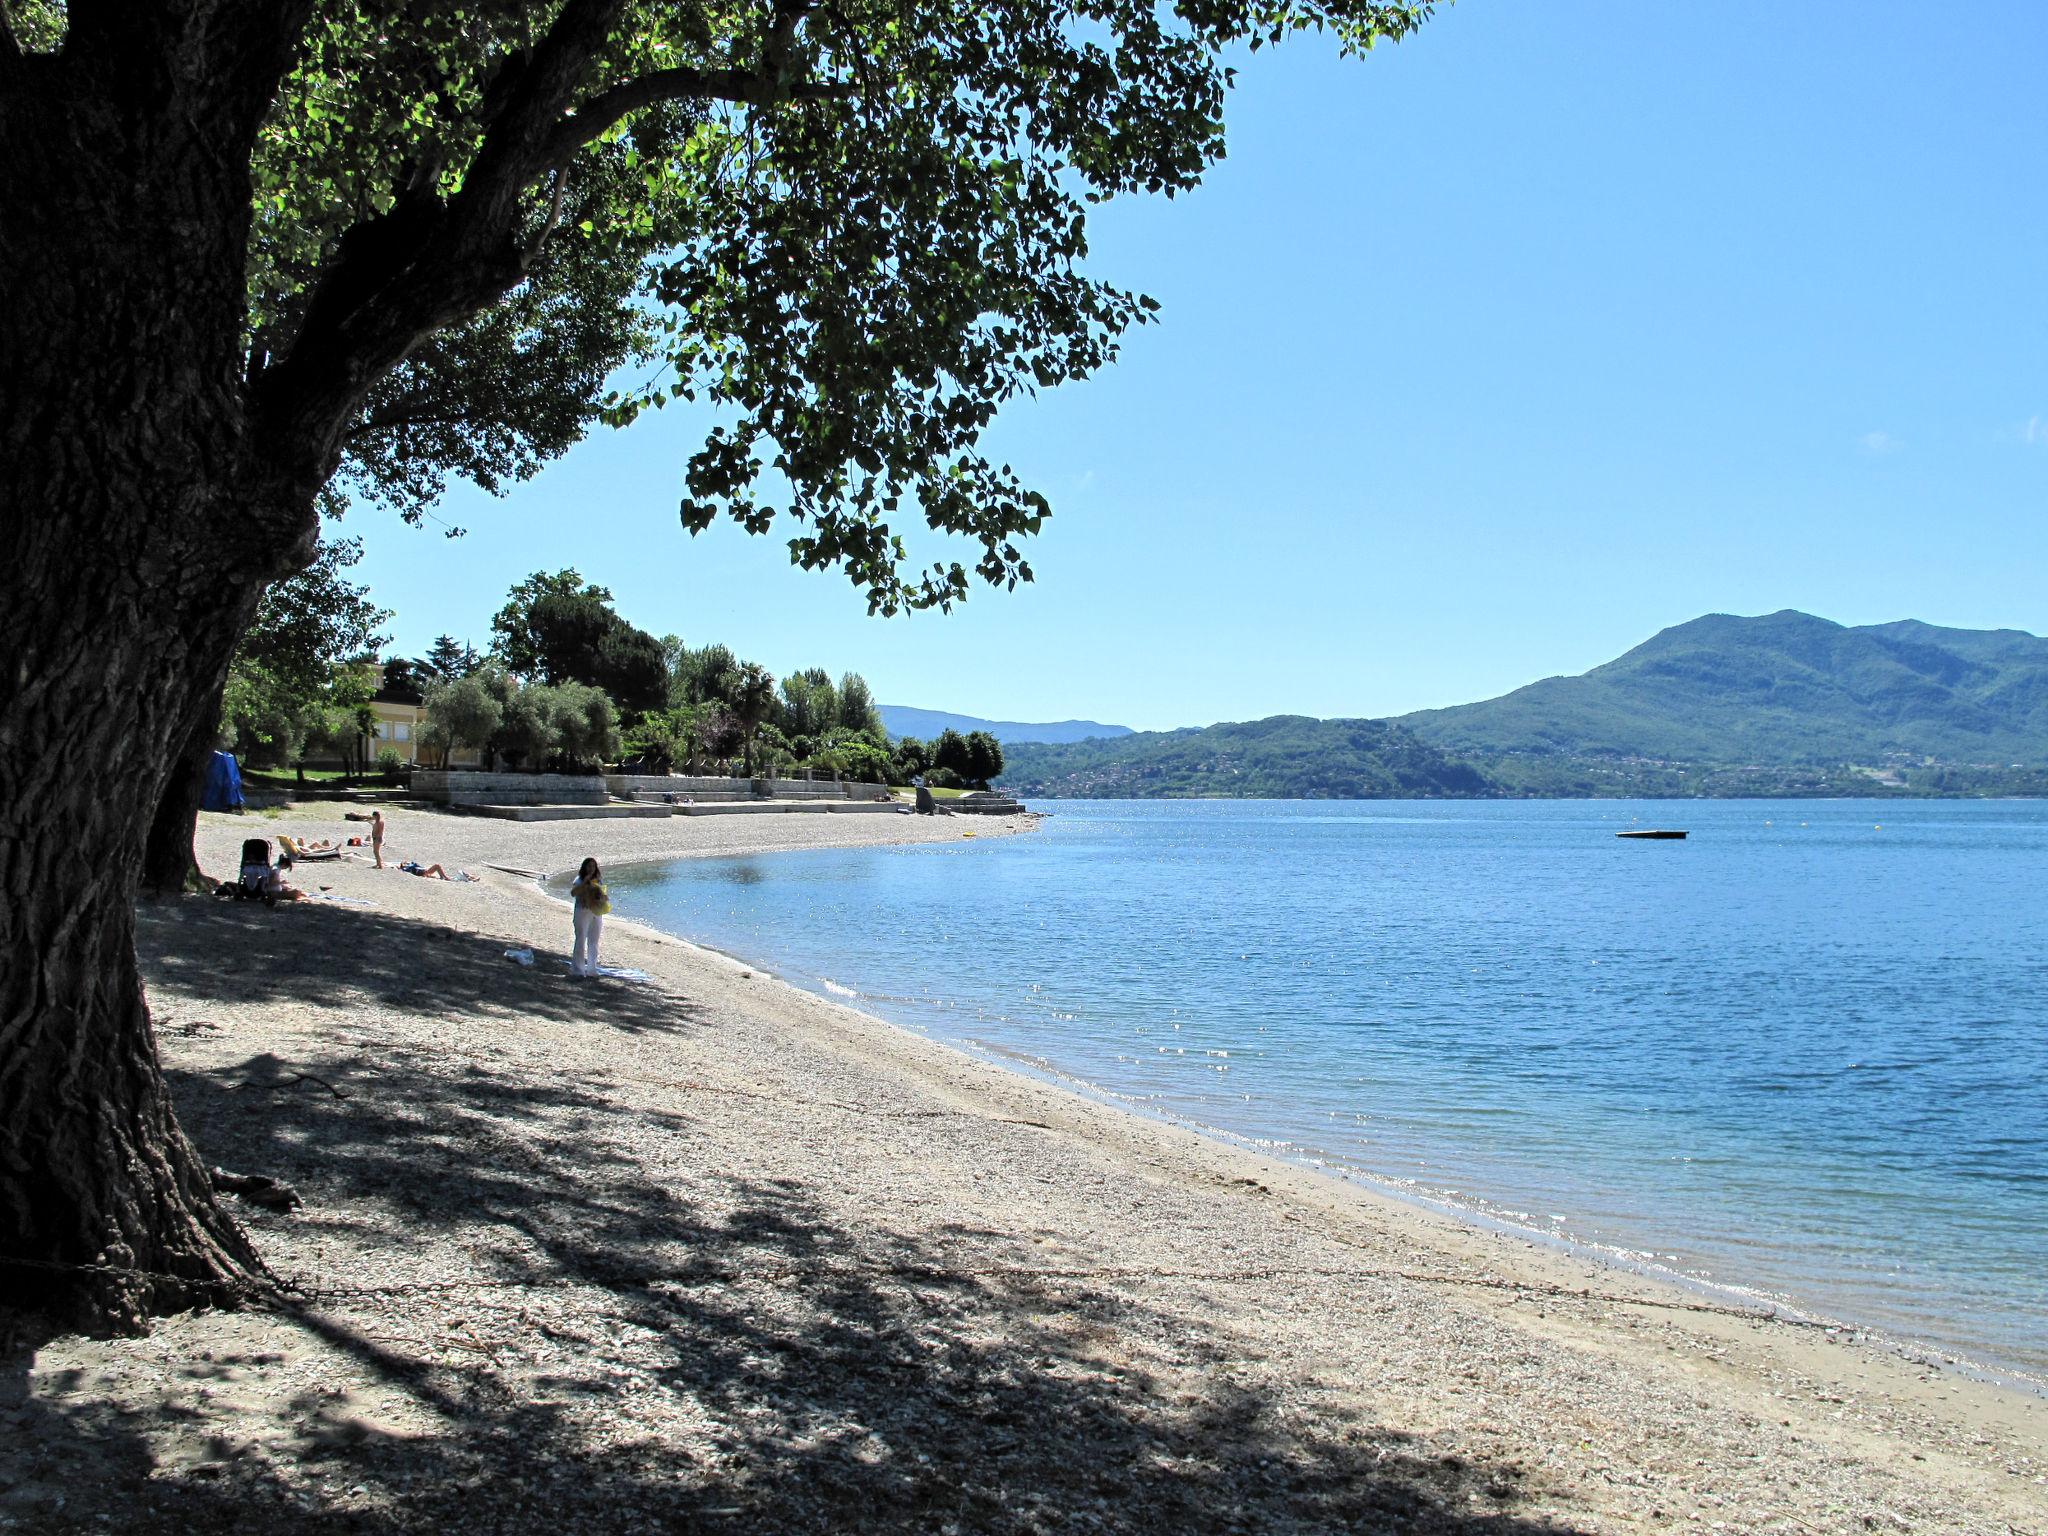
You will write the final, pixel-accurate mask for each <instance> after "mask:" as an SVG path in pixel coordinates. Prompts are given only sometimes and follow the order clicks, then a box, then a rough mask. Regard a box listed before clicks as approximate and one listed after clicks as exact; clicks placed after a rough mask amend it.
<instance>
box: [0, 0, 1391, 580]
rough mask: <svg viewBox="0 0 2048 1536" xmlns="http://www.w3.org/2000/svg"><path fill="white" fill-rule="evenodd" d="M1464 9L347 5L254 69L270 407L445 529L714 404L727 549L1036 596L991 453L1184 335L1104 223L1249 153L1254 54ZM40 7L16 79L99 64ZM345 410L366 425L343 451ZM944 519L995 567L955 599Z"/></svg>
mask: <svg viewBox="0 0 2048 1536" xmlns="http://www.w3.org/2000/svg"><path fill="white" fill-rule="evenodd" d="M1428 9H1429V4H1428V0H1417V3H1405V4H1404V3H1375V0H1179V3H1177V4H1175V5H1173V6H1171V7H1160V6H1155V5H1152V4H1149V3H1140V0H1086V3H1075V0H1005V3H1003V4H1001V5H999V6H995V7H992V8H989V9H986V10H981V11H965V12H963V11H961V10H960V9H959V8H957V7H955V6H952V5H949V4H941V3H935V0H912V3H909V4H907V5H906V4H902V3H898V4H892V5H888V6H872V5H870V6H862V5H845V6H842V5H818V4H816V3H814V0H769V3H763V4H759V5H729V4H728V5H715V6H708V7H707V6H693V7H683V8H677V7H673V6H669V5H666V4H660V3H655V0H565V3H562V4H560V5H558V6H555V7H553V8H551V10H550V9H549V8H542V9H541V10H540V11H538V12H537V11H536V9H535V8H534V7H532V6H530V5H526V4H523V3H515V0H483V3H475V4H466V5H464V6H462V7H461V8H459V9H451V8H449V7H446V6H442V5H424V6H400V5H397V4H394V3H391V0H353V3H349V0H335V3H329V4H323V5H321V6H320V7H319V8H318V10H317V12H315V13H314V15H313V17H312V19H311V20H310V21H308V22H306V23H304V24H303V26H297V25H294V26H293V28H292V31H291V32H290V33H289V34H280V35H278V36H275V37H268V36H264V37H256V38H252V39H251V43H252V48H251V52H252V54H253V53H254V52H255V51H256V50H255V47H254V45H255V44H257V43H261V42H270V43H274V44H278V45H285V46H288V47H289V49H290V52H291V57H292V58H293V60H294V62H293V64H292V65H291V67H290V68H289V70H288V71H287V72H286V73H285V74H284V76H283V77H282V78H281V79H280V80H278V81H277V82H276V87H277V88H276V90H275V91H274V94H273V97H272V100H271V103H270V106H269V108H268V110H267V112H266V113H265V115H264V117H263V120H262V124H261V128H260V132H259V134H258V136H257V138H256V141H255V143H254V145H253V155H252V157H251V174H252V177H253V182H254V198H253V202H252V207H251V212H252V217H253V223H252V227H251V231H250V238H249V240H248V244H247V251H248V273H247V303H248V316H247V324H246V330H247V337H248V359H249V370H250V375H251V383H252V385H254V386H255V387H256V389H257V392H258V393H259V395H261V396H263V397H264V399H265V400H266V401H267V402H269V403H271V404H273V405H274V406H275V407H276V410H277V413H278V419H277V421H276V425H278V426H281V427H285V428H288V429H293V430H317V432H318V433H319V434H320V435H321V436H322V438H323V440H324V441H325V442H326V445H327V446H326V449H325V451H326V453H327V454H328V455H330V456H331V459H332V463H333V465H334V467H336V468H338V469H339V470H340V478H339V480H338V481H337V482H336V488H337V489H338V490H340V491H343V492H354V493H357V494H367V495H370V496H372V497H374V498H376V499H380V500H383V501H385V502H388V503H390V504H392V505H395V506H398V507H399V508H400V509H401V510H402V511H405V512H406V513H407V514H408V515H410V516H418V515H419V514H420V512H421V511H422V510H423V509H424V508H425V507H426V506H427V505H428V504H429V503H430V502H431V501H432V500H433V498H434V496H435V495H437V494H438V491H439V488H440V486H441V484H442V483H443V482H444V481H445V479H446V478H447V476H448V475H449V474H451V473H453V474H462V475H465V476H467V477H468V478H470V479H471V480H473V481H475V482H476V483H477V484H479V485H482V486H484V487H485V488H487V489H494V488H496V486H497V484H498V483H499V482H500V481H501V480H503V479H504V478H507V477H514V478H516V477H518V476H522V475H525V474H530V473H531V472H532V471H533V469H534V468H535V467H537V465H538V464H539V463H540V462H541V461H542V460H544V459H545V458H547V457H549V456H552V455H553V454H555V453H558V452H560V451H561V450H562V448H564V447H566V446H567V444H568V443H570V442H573V441H574V440H575V438H576V437H577V436H579V435H580V434H581V431H582V429H583V426H584V424H585V423H587V421H588V420H589V419H590V417H591V415H592V414H593V413H594V412H598V411H600V410H601V412H602V414H603V415H604V417H605V418H606V419H608V420H610V421H613V422H625V421H629V420H631V419H633V417H634V416H635V415H637V414H638V413H639V412H640V411H641V410H643V409H645V408H647V407H648V406H659V405H662V404H664V403H666V402H668V401H671V400H675V399H678V398H681V399H689V400H702V401H705V402H708V403H710V404H712V405H714V406H716V407H718V408H719V409H720V418H719V422H718V424H717V425H715V426H713V427H712V428H711V429H710V432H709V435H708V437H707V439H706V441H705V442H704V443H703V445H702V446H701V447H700V448H699V449H698V450H697V451H696V452H695V453H693V454H692V455H691V456H690V458H689V461H688V464H687V466H686V470H685V476H684V482H685V489H684V495H683V497H682V500H681V503H680V513H681V518H682V521H683V523H684V525H685V526H686V527H688V528H689V529H691V530H692V531H701V530H702V529H704V528H706V527H708V526H710V524H711V523H712V522H713V521H714V520H716V519H717V518H719V517H721V516H725V517H731V518H732V519H734V520H735V521H737V522H738V523H740V524H741V525H742V526H744V527H746V528H747V529H749V530H750V531H754V532H763V531H766V530H767V529H768V528H770V527H771V526H773V525H774V524H775V523H776V522H777V521H778V520H779V519H780V518H782V517H784V516H787V517H788V518H789V519H791V520H792V524H793V532H792V534H791V536H790V539H789V548H790V551H791V555H792V558H793V559H794V560H795V561H797V562H798V563H799V564H802V565H804V566H806V567H811V568H824V567H837V568H840V569H842V570H843V571H844V572H845V574H846V575H847V576H848V577H850V578H851V579H852V581H853V582H854V583H855V584H856V585H857V586H859V587H860V588H862V589H863V590H864V591H865V592H866V594H867V596H868V601H869V604H870V607H871V608H872V609H873V610H875V611H879V612H887V613H893V612H896V611H899V610H900V609H902V608H904V607H923V606H934V605H936V606H945V605H948V604H950V603H952V602H955V601H958V600H959V599H960V598H962V597H964V596H965V595H966V593H967V591H968V587H969V570H970V567H971V570H972V572H973V574H975V575H977V576H979V577H980V578H981V579H982V580H984V581H987V582H989V583H993V584H997V585H1014V584H1015V583H1016V582H1018V581H1020V580H1029V579H1030V575H1031V569H1030V565H1029V563H1028V561H1027V559H1026V557H1025V555H1024V552H1023V550H1022V548H1021V547H1020V544H1019V542H1018V541H1019V539H1020V538H1022V537H1024V536H1026V535H1029V534H1031V533H1033V532H1036V531H1037V530H1038V528H1039V526H1040V524H1041V522H1042V520H1043V518H1044V517H1045V516H1046V515H1047V513H1048V512H1049V510H1050V509H1049V507H1048V505H1047V503H1046V501H1045V499H1044V498H1043V497H1042V496H1040V495H1039V494H1038V493H1037V492H1035V491H1033V490H1031V489H1029V488H1028V487H1027V486H1026V485H1025V484H1024V483H1023V482H1022V481H1021V480H1020V479H1019V478H1018V476H1017V475H1016V474H1015V473H1013V472H1012V470H1011V469H1010V467H1009V466H1007V465H1003V464H999V463H996V462H994V461H992V460H991V459H989V458H988V457H987V456H985V455H984V454H983V453H982V452H981V451H980V447H979V442H980V437H981V434H982V432H983V431H984V429H985V428H986V427H987V426H988V425H989V423H990V422H991V421H992V420H993V418H994V416H995V413H996V411H997V409H998V408H999V407H1000V406H1001V405H1002V404H1003V403H1004V402H1005V401H1007V400H1010V399H1013V398H1015V397H1017V396H1018V395H1020V394H1029V393H1033V392H1035V391H1037V390H1039V389H1043V388H1047V387H1050V386H1053V385H1056V384H1059V383H1062V382H1065V381H1069V380H1074V379H1080V378H1083V377H1085V376H1087V375H1088V374H1090V373H1093V372H1094V371H1095V370H1096V369H1098V368H1099V367H1101V366H1102V365H1103V364H1105V363H1106V362H1108V361H1109V360H1110V359H1112V358H1113V357H1114V356H1115V354H1116V351H1117V347H1118V341H1119V338H1120V337H1121V336H1122V334H1123V333H1124V332H1125V331H1126V330H1128V329H1129V328H1130V327H1131V326H1133V325H1135V324H1139V323H1142V322H1143V321H1145V320H1146V319H1147V318H1149V316H1150V315H1151V313H1152V312H1153V311H1154V310H1155V309H1156V308H1157V306H1156V305H1155V304H1154V303H1153V301H1151V300H1150V299H1148V298H1144V297H1142V296H1140V295H1138V294H1136V293H1133V292H1130V291H1127V290H1125V289H1123V288H1120V287H1117V286H1114V285H1112V284H1110V283H1108V282H1105V281H1102V280H1100V279H1097V278H1094V277H1092V276H1089V275H1087V274H1086V273H1084V271H1083V270H1082V268H1083V263H1084V260H1085V258H1086V257H1087V254H1088V242H1087V234H1086V213H1087V210H1088V207H1089V205H1090V204H1092V203H1095V202H1099V201H1101V200H1103V199H1105V198H1108V197H1111V196H1114V195H1117V194H1120V193H1127V192H1132V191H1138V190H1144V191H1150V192H1165V193H1167V194H1168V195H1172V194H1173V193H1175V192H1178V191H1182V190H1185V189H1187V188H1190V187H1192V186H1193V185H1194V184H1195V183H1196V182H1197V181H1198V180H1199V179H1200V177H1201V175H1202V174H1203V172H1204V171H1205V170H1206V169H1207V167H1208V166H1209V165H1210V164H1211V163H1212V162H1213V161H1214V160H1216V159H1217V158H1218V157H1220V156H1221V155H1222V153H1223V149H1224V135H1223V119H1222V107H1223V100H1224V96H1225V93H1226V90H1227V88H1228V86H1229V84H1230V82H1231V79H1232V76H1233V70H1232V68H1231V67H1229V66H1228V65H1227V64H1226V62H1225V59H1226V57H1227V56H1228V54H1229V53H1230V51H1231V50H1233V49H1235V48H1238V47H1240V46H1248V47H1249V48H1251V49H1253V50H1256V49H1257V48H1259V47H1260V46H1262V45H1263V44H1266V43H1271V42H1277V41H1279V40H1280V39H1281V38H1283V37H1285V36H1287V35H1289V34H1293V33H1297V32H1301V31H1304V30H1316V31H1322V32H1326V33H1328V34H1330V35H1331V36H1333V37H1334V39H1335V41H1336V43H1337V45H1338V46H1339V48H1340V49H1341V50H1343V51H1346V52H1349V51H1352V50H1356V49H1363V48H1370V47H1371V46H1373V45H1374V44H1375V43H1376V42H1378V41H1380V40H1382V39H1388V38H1399V37H1401V36H1404V35H1405V34H1407V33H1408V32H1410V31H1411V30H1412V29H1413V28H1414V27H1415V26H1416V25H1417V24H1418V23H1419V21H1420V20H1421V19H1422V18H1423V16H1424V15H1425V14H1426V13H1427V11H1428ZM11 11H12V14H13V15H14V17H15V18H16V19H15V22H14V26H13V30H12V34H11V38H10V42H11V43H12V44H14V45H15V46H14V47H13V48H10V49H9V53H10V54H11V55H13V70H14V72H16V73H19V72H20V71H22V70H25V69H31V68H35V67H37V66H39V65H40V66H44V67H49V66H50V65H51V64H53V63H55V62H57V61H61V60H63V59H64V57H65V56H66V54H67V53H68V52H69V51H70V50H69V49H68V47H64V46H61V45H63V44H64V42H65V16H64V8H63V7H62V5H61V4H59V3H58V0H17V3H16V4H15V5H14V6H13V7H12V8H11ZM278 25H279V23H278V22H275V21H271V22H266V23H265V24H264V27H262V28H256V29H255V30H257V31H259V32H263V31H267V29H268V28H271V27H276V26H278ZM628 364H634V365H640V367H639V368H638V370H637V373H638V376H639V382H638V383H637V384H636V385H635V387H632V388H630V389H627V390H625V391H624V392H622V393H619V394H615V395H611V396H604V395H603V393H602V388H603V381H604V380H605V379H606V378H607V376H609V375H611V374H612V373H613V372H614V370H616V369H618V368H620V367H621V366H623V365H628ZM356 379H367V380H369V381H370V382H369V383H368V384H367V385H361V384H354V383H352V382H351V381H352V380H356ZM337 390H338V391H341V392H342V393H343V394H345V395H353V396H354V397H355V404H354V405H353V406H352V407H351V408H350V409H348V410H347V411H346V413H345V415H344V417H343V418H342V419H341V420H339V421H337V422H326V423H324V424H317V425H316V423H315V422H314V421H313V420H311V419H310V417H309V412H325V411H329V410H331V405H330V400H331V399H332V398H333V396H334V394H335V392H336V391H337ZM906 509H910V510H913V511H914V512H915V514H916V522H918V523H921V524H923V525H925V526H926V527H928V528H929V529H931V530H935V531H937V532H938V533H940V534H943V535H948V536H955V537H957V538H959V539H963V540H965V541H966V542H967V543H968V545H969V546H970V548H971V551H972V552H971V553H970V554H968V555H967V556H966V557H965V563H963V560H962V559H961V558H953V557H947V558H940V559H936V560H933V561H931V562H930V563H928V564H920V563H919V561H918V560H917V559H916V558H914V557H913V555H912V552H911V549H910V546H909V544H908V543H907V542H906V539H905V537H904V523H905V518H904V516H903V513H904V512H905V510H906Z"/></svg>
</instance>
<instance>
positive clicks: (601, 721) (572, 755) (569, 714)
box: [547, 682, 619, 768]
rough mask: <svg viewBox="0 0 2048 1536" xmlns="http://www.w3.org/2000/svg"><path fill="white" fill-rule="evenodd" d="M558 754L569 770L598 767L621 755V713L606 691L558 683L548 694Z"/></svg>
mask: <svg viewBox="0 0 2048 1536" xmlns="http://www.w3.org/2000/svg"><path fill="white" fill-rule="evenodd" d="M547 694H548V699H547V706H548V717H549V719H550V720H551V721H552V722H553V723H554V727H555V741H554V750H555V751H556V752H557V753H558V754H559V755H560V756H561V758H562V760H563V763H564V765H565V766H569V767H577V768H583V767H596V766H600V765H602V764H603V763H605V762H607V761H611V760H615V759H616V758H617V757H618V755H619V712H618V710H617V709H616V708H615V707H614V706H613V704H612V701H611V699H610V697H609V696H608V695H607V694H606V693H605V691H604V690H603V689H602V688H593V687H591V686H590V685H589V684H588V683H576V682H568V683H557V684H555V685H554V686H553V687H552V688H549V689H548V690H547Z"/></svg>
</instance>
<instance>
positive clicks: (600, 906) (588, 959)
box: [569, 859, 612, 976]
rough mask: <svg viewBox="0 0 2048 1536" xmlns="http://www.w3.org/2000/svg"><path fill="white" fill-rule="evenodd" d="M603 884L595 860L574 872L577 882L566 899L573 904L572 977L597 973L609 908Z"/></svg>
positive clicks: (608, 900) (570, 957) (602, 872)
mask: <svg viewBox="0 0 2048 1536" xmlns="http://www.w3.org/2000/svg"><path fill="white" fill-rule="evenodd" d="M603 881H604V871H602V870H600V869H599V868H598V867H597V860H595V859H585V860H584V861H583V867H582V868H580V869H578V870H577V871H576V883H575V884H574V885H572V886H570V887H569V899H570V900H571V901H573V902H574V903H575V904H576V915H575V919H574V920H575V924H576V947H575V948H574V949H573V950H571V951H570V953H569V973H570V974H571V975H572V976H595V975H596V974H597V941H598V940H599V939H601V938H602V937H604V915H605V913H607V912H609V911H611V909H612V901H611V897H610V895H608V894H607V893H606V891H605V888H604V884H603Z"/></svg>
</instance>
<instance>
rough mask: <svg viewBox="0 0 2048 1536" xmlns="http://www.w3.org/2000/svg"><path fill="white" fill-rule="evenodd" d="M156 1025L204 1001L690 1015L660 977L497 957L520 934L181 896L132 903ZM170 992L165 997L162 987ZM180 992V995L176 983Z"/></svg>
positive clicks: (642, 1023) (630, 1019) (666, 1020)
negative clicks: (573, 972)
mask: <svg viewBox="0 0 2048 1536" xmlns="http://www.w3.org/2000/svg"><path fill="white" fill-rule="evenodd" d="M137 916H138V919H139V932H138V948H140V949H141V950H142V951H143V954H144V959H145V966H146V973H147V976H148V980H149V983H150V992H151V1002H152V1006H153V1007H154V1008H156V1009H157V1011H158V1022H159V1027H162V1026H163V1025H164V1024H165V1023H166V1021H169V1022H170V1023H172V1024H175V1023H176V1021H177V1020H178V1019H180V1018H183V1017H187V1016H190V1015H193V1014H196V1013H202V1012H203V1011H204V1008H205V1002H204V1001H201V1000H212V1001H220V1002H242V1003H266V1002H299V1003H306V1004H313V1005H318V1006H323V1007H334V1008H337V1009H342V1010H345V1009H346V1008H347V1007H348V1006H349V1005H351V1004H360V1005H364V1006H369V1007H376V1008H388V1009H392V1010H395V1011H397V1012H400V1013H408V1014H415V1015H419V1016H422V1017H435V1016H438V1015H440V1014H443V1013H445V1012H449V1011H460V1012H463V1013H466V1014H469V1015H471V1016H474V1017H481V1018H500V1019H504V1020H505V1021H507V1022H508V1023H511V1022H515V1021H517V1020H519V1019H522V1018H543V1019H553V1020H558V1021H563V1022H577V1023H598V1024H604V1025H606V1026H608V1027H610V1028H612V1029H617V1030H623V1031H626V1032H629V1033H640V1032H665V1033H666V1032H674V1031H676V1030H679V1029H684V1028H687V1027H689V1026H690V1024H691V1023H692V1022H693V1021H694V1020H695V1018H696V1014H695V1011H694V1010H693V1009H692V1008H691V1006H690V1005H689V1004H688V1003H687V1002H685V1001H684V1000H683V999H681V998H679V997H678V996H676V995H675V994H674V993H673V992H670V991H668V990H667V989H665V988H664V987H662V986H660V985H659V984H657V983H652V982H629V981H619V980H613V979H609V978H605V977H597V978H594V979H583V978H577V977H572V976H569V975H567V974H566V973H565V970H564V967H563V965H562V963H561V962H560V960H559V958H557V957H552V956H547V955H542V956H540V957H538V963H536V964H534V965H531V966H524V965H519V964H517V963H515V962H514V961H511V960H508V959H506V958H505V952H506V950H507V949H508V948H512V947H514V946H515V945H516V944H517V943H518V942H519V941H514V940H508V939H504V938H492V937H489V936H488V935H479V934H476V933H473V932H469V931H467V930H464V929H461V928H456V927H451V926H447V925H443V924H439V923H432V922H422V921H420V920H418V919H414V918H402V917H396V916H393V915H392V914H390V913H386V912H378V911H374V910H371V909H368V908H364V907H342V906H336V905H330V904H327V903H323V902H315V901H303V902H292V903H288V904H286V905H283V906H279V907H277V908H275V909H270V908H265V907H263V906H261V905H259V904H256V903H253V902H227V901H215V900H211V899H208V898H204V897H197V896H188V897H184V898H182V899H180V900H179V901H178V902H176V903H175V904H170V905H166V906H153V905H150V904H147V903H145V904H144V905H143V906H142V907H141V908H140V909H139V910H138V913H137ZM166 991H168V992H169V993H171V994H173V996H171V997H170V998H168V999H165V998H164V996H163V994H164V993H165V992H166ZM181 993H182V994H186V996H184V997H179V996H176V995H175V994H181Z"/></svg>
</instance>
